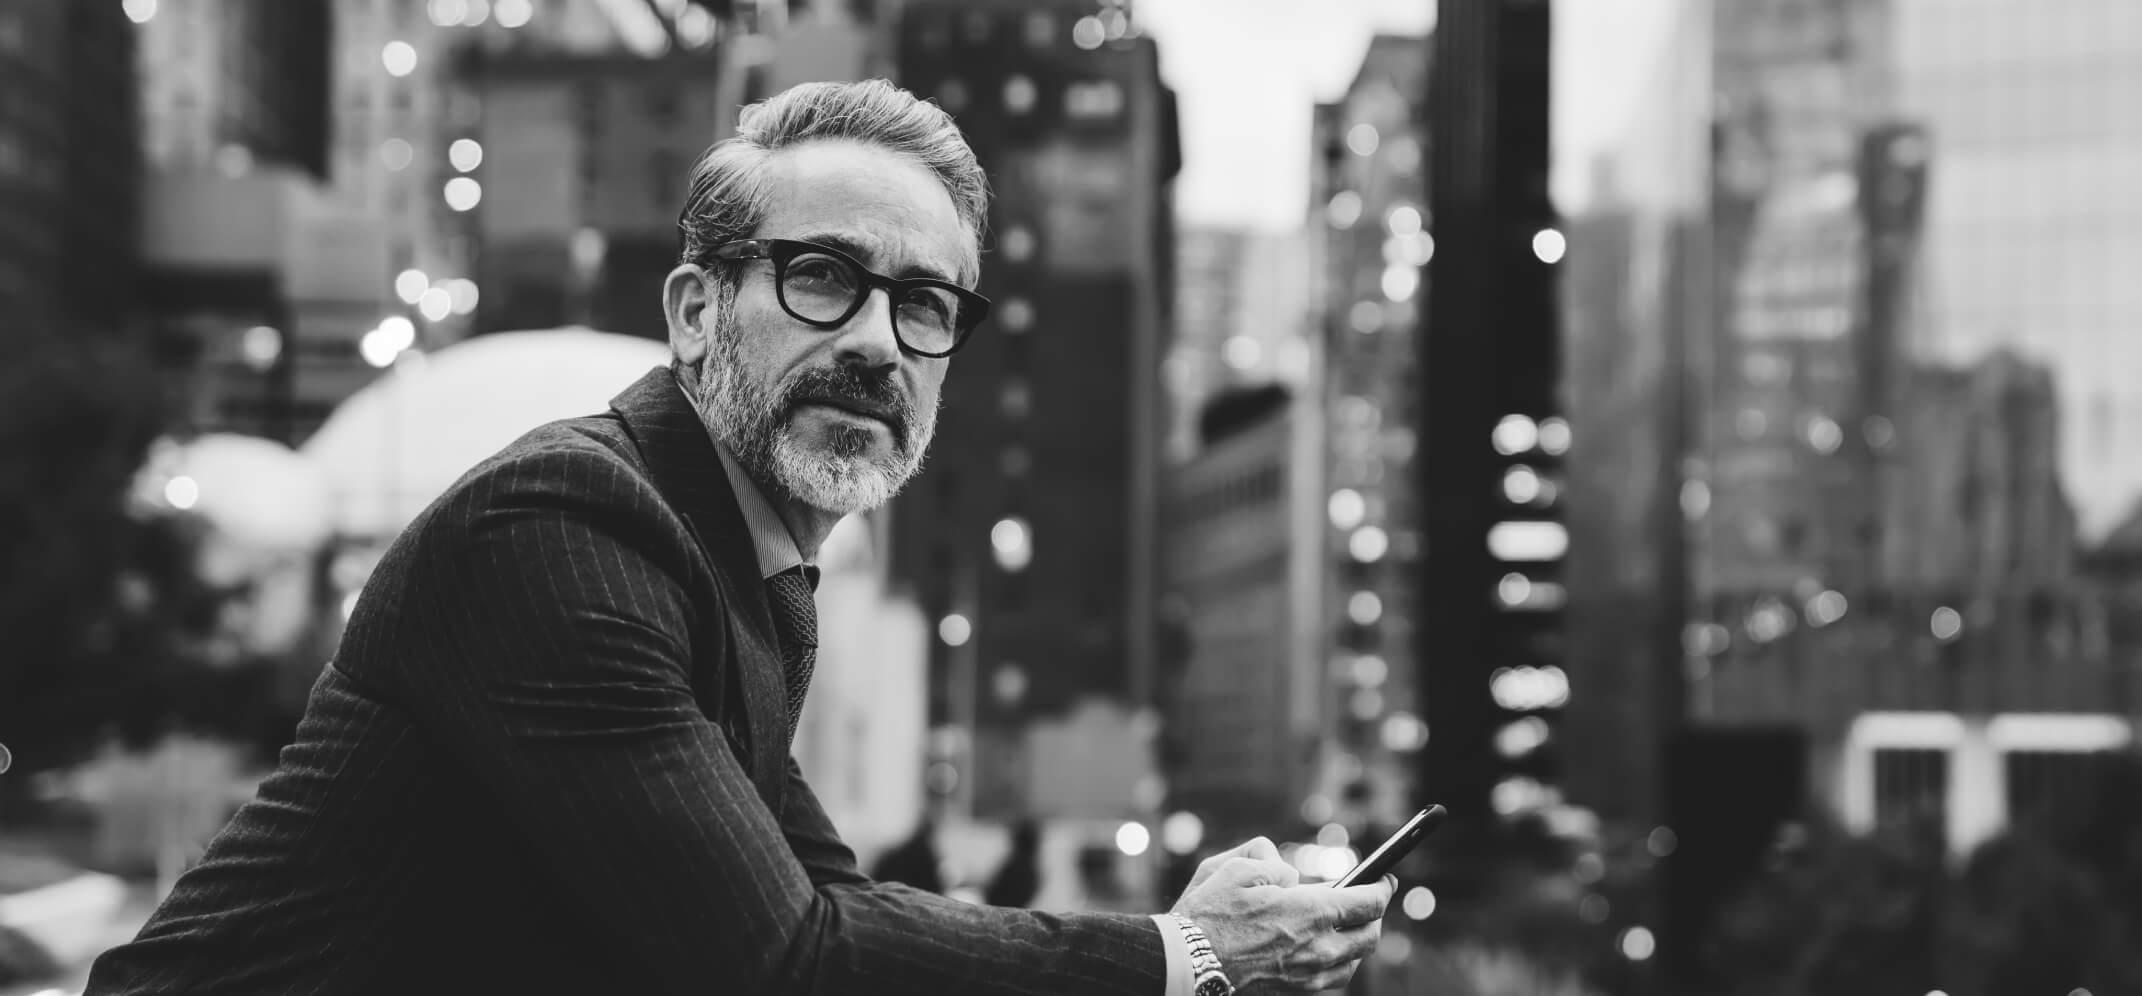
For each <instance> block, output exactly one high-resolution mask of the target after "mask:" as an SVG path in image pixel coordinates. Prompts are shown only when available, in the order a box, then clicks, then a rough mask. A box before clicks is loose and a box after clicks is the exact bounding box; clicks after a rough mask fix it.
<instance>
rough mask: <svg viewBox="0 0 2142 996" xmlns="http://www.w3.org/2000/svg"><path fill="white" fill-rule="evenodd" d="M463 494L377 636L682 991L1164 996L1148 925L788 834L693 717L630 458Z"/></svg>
mask: <svg viewBox="0 0 2142 996" xmlns="http://www.w3.org/2000/svg"><path fill="white" fill-rule="evenodd" d="M466 485H467V486H465V487H461V488H458V489H457V490H456V492H455V497H454V498H452V499H450V503H449V504H448V505H445V506H442V507H441V508H438V509H435V510H434V511H435V512H436V513H437V514H435V515H432V516H430V517H429V519H428V524H427V525H425V526H424V527H422V529H421V531H420V532H419V534H418V536H417V539H416V541H417V542H418V543H420V544H422V546H421V548H420V549H419V550H418V551H416V553H417V555H416V556H414V557H412V558H409V561H408V562H409V565H410V566H409V567H408V569H407V571H406V574H405V576H403V577H400V578H386V579H381V578H376V577H375V579H374V583H381V582H385V583H400V584H403V585H404V586H405V587H404V590H403V591H402V592H400V593H398V595H399V596H400V597H398V598H397V599H396V601H398V602H399V603H400V606H401V608H400V610H399V611H398V612H396V613H394V614H393V615H394V617H395V619H394V621H392V622H386V621H372V622H368V625H371V626H384V627H386V628H387V629H388V630H389V631H388V632H384V633H379V634H376V635H375V636H373V637H372V638H374V639H384V640H388V641H390V642H391V643H392V644H393V647H394V650H395V651H396V653H395V659H396V660H398V661H399V662H400V663H399V666H398V667H397V669H396V671H397V675H398V679H399V680H398V681H397V684H399V685H401V686H402V689H403V691H404V692H405V699H404V701H405V705H406V706H407V707H408V708H410V709H411V710H412V711H413V712H415V713H416V714H417V716H418V717H419V720H420V721H421V722H422V724H423V726H424V727H425V728H426V729H427V730H428V731H429V732H430V734H431V735H432V736H433V737H434V738H436V740H437V742H438V743H439V744H440V746H441V747H442V748H443V749H444V750H445V751H446V752H447V754H448V755H449V756H450V758H451V759H452V761H453V762H455V763H456V764H458V765H459V766H460V767H462V768H463V769H464V770H465V772H466V773H467V774H468V776H469V777H470V778H471V780H472V782H473V783H474V784H475V785H477V786H480V788H481V790H483V791H486V792H487V793H488V794H489V795H490V796H492V797H493V798H495V800H496V803H497V804H498V805H499V806H500V807H501V810H502V812H503V814H504V816H505V818H506V821H507V822H508V823H510V825H512V826H515V827H519V828H521V832H522V833H524V834H525V835H526V837H527V841H528V843H529V844H530V846H531V847H532V848H533V850H534V851H535V853H536V854H537V855H538V856H539V860H544V861H547V862H548V863H549V865H550V867H551V868H553V869H554V870H555V874H556V878H557V881H558V884H559V888H560V890H561V893H562V896H563V898H565V899H566V900H567V901H570V902H573V903H576V904H578V905H580V906H581V907H583V908H584V909H585V910H586V911H587V912H588V915H589V916H590V918H591V919H592V920H594V921H596V922H598V923H599V924H601V925H602V926H603V927H605V928H607V932H608V933H609V935H610V936H609V938H608V940H609V941H610V942H611V943H613V944H615V945H617V946H618V947H619V948H620V949H621V950H623V951H624V952H625V954H626V956H628V957H631V958H634V959H636V960H638V961H639V962H641V963H642V964H644V965H646V966H647V967H648V969H649V971H650V973H651V974H652V975H653V976H655V977H656V978H658V979H660V980H661V983H662V988H663V990H664V991H666V992H675V993H687V992H706V991H710V990H713V989H716V988H719V987H721V985H722V984H723V983H724V982H728V981H729V980H734V982H733V983H730V984H736V983H741V984H740V985H737V989H736V991H742V992H754V993H813V994H822V996H845V994H850V993H854V994H861V993H865V992H868V993H871V994H883V993H917V994H920V993H931V994H955V996H956V994H965V993H974V994H980V993H1028V994H1036V996H1041V994H1058V993H1064V994H1068V993H1121V994H1125V996H1160V994H1161V993H1162V991H1163V989H1164V985H1165V980H1164V973H1165V955H1164V952H1163V948H1162V941H1161V938H1160V936H1159V932H1158V929H1157V927H1156V926H1155V925H1154V924H1153V923H1152V921H1150V920H1149V919H1147V918H1145V917H1136V916H1117V915H1110V914H1081V915H1068V916H1051V915H1045V914H1036V913H1030V912H1026V911H1017V910H1005V909H996V908H991V907H981V906H971V905H968V904H965V903H961V902H958V901H956V900H950V899H945V898H942V897H937V896H931V895H928V894H925V893H922V892H919V891H917V890H913V889H908V888H905V887H902V886H893V885H879V884H876V883H872V882H869V881H868V880H867V879H865V878H864V877H863V876H862V875H861V874H860V873H859V872H857V871H856V870H855V861H854V856H853V854H852V853H850V852H849V851H848V849H847V847H846V846H845V845H842V844H841V843H840V841H839V839H838V837H837V835H835V834H834V833H833V830H832V828H831V826H830V825H829V824H828V823H827V821H826V818H825V815H824V812H823V811H822V809H821V808H820V807H819V806H818V803H817V801H816V799H815V798H812V797H810V796H809V794H808V791H807V790H805V791H804V792H803V793H801V795H802V798H801V799H799V801H797V802H795V803H793V804H785V805H784V807H783V808H784V809H785V810H787V811H788V812H786V813H784V814H783V815H784V816H786V817H787V819H786V820H785V821H784V820H780V819H777V818H776V816H775V814H774V813H772V812H771V811H769V810H768V809H767V807H766V806H765V805H764V803H763V802H762V801H761V800H760V798H759V796H758V793H757V792H756V791H754V789H753V787H752V785H751V782H750V780H749V779H748V777H747V776H746V774H745V772H744V770H743V768H742V767H741V765H740V764H739V763H738V761H737V759H736V757H735V756H734V755H733V754H732V752H731V750H730V747H729V743H728V740H727V738H726V736H725V735H724V733H723V732H722V730H721V729H720V728H719V727H717V726H716V725H715V724H714V723H712V722H711V721H709V720H708V719H707V717H706V716H705V715H704V714H703V713H702V712H701V711H700V709H699V707H698V705H697V703H696V702H695V700H694V698H693V695H692V691H691V682H690V678H689V675H690V663H689V654H688V650H687V647H686V645H685V637H684V636H683V635H682V634H686V633H687V632H689V623H690V612H691V610H690V607H689V600H688V598H687V595H686V590H685V588H684V586H683V584H682V583H681V581H680V580H679V578H680V575H681V572H682V571H683V570H684V567H683V566H682V565H683V563H684V560H683V557H682V556H681V555H680V554H679V553H678V551H677V550H676V539H677V532H676V530H675V529H674V520H672V519H670V518H668V515H667V513H666V512H665V511H664V506H662V504H661V501H660V498H659V497H658V496H657V495H656V493H655V492H654V491H653V489H652V487H651V486H650V485H649V484H648V483H647V482H646V481H645V479H644V478H643V477H641V476H640V475H638V474H637V473H635V472H634V471H633V470H632V469H631V468H630V467H629V466H627V465H626V464H625V463H624V462H623V461H622V460H621V459H619V458H617V457H614V456H612V455H610V454H608V453H607V452H604V451H600V450H596V449H593V448H589V449H587V450H573V449H567V450H564V451H562V452H561V451H556V450H553V451H549V452H546V453H544V454H543V455H541V456H540V457H529V458H524V459H520V460H514V461H509V462H505V463H502V464H500V465H495V466H493V467H491V468H489V469H487V470H484V471H481V472H479V476H478V477H477V478H476V479H474V480H471V481H469V482H466ZM352 624H353V628H355V626H356V624H357V621H356V620H353V621H352ZM791 782H792V784H793V785H797V786H800V785H801V784H802V783H801V779H800V778H799V777H797V776H796V775H795V773H794V771H793V769H792V770H791ZM784 822H785V824H786V826H784Z"/></svg>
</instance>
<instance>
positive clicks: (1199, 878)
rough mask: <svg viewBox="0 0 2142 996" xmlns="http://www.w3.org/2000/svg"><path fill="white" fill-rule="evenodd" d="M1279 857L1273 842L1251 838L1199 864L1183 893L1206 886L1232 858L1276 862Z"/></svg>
mask: <svg viewBox="0 0 2142 996" xmlns="http://www.w3.org/2000/svg"><path fill="white" fill-rule="evenodd" d="M1278 857H1279V849H1278V848H1276V847H1273V846H1272V842H1271V841H1270V840H1267V839H1265V838H1263V837H1251V838H1250V839H1248V840H1245V841H1243V842H1242V843H1240V844H1236V845H1235V846H1233V847H1230V848H1228V849H1227V850H1224V851H1221V852H1219V853H1217V854H1214V855H1212V856H1211V857H1208V858H1206V859H1205V860H1203V861H1200V862H1198V863H1197V871H1194V872H1191V873H1190V884H1189V885H1186V886H1184V887H1183V891H1184V892H1190V891H1191V890H1194V889H1196V888H1197V887H1198V886H1200V885H1204V884H1205V880H1206V879H1208V878H1211V877H1212V873H1213V872H1216V871H1219V870H1220V866H1221V865H1224V864H1226V863H1227V862H1228V860H1229V859H1230V858H1262V859H1271V860H1276V859H1277V858H1278Z"/></svg>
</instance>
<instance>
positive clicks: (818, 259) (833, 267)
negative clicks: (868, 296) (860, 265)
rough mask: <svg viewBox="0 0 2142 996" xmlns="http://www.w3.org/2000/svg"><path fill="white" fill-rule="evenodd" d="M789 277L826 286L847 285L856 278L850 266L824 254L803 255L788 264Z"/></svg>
mask: <svg viewBox="0 0 2142 996" xmlns="http://www.w3.org/2000/svg"><path fill="white" fill-rule="evenodd" d="M788 278H789V279H790V280H801V281H805V282H808V283H811V284H815V285H819V286H825V287H846V286H848V285H850V284H852V283H854V280H853V279H851V278H850V276H849V274H848V268H847V267H845V266H842V265H840V264H839V263H837V262H834V261H833V260H830V259H827V258H826V257H824V256H801V257H798V258H796V259H795V260H792V261H791V262H790V263H789V264H788Z"/></svg>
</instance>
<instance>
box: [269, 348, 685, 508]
mask: <svg viewBox="0 0 2142 996" xmlns="http://www.w3.org/2000/svg"><path fill="white" fill-rule="evenodd" d="M668 362H669V347H668V346H667V345H666V344H664V343H661V342H657V341H655V340H652V339H641V338H637V337H634V336H625V335H617V334H614V333H608V332H597V331H594V330H591V329H586V328H562V329H550V330H544V331H528V332H500V333H494V334H490V335H481V336H476V337H473V338H470V339H465V340H463V341H461V342H458V343H455V344H453V345H451V346H448V347H446V348H444V349H441V350H439V351H438V352H436V353H429V354H425V353H405V354H403V356H402V358H401V360H400V361H398V362H397V363H396V364H395V365H394V367H393V368H391V369H390V370H389V372H388V373H387V374H386V375H385V376H383V377H381V378H380V379H378V380H376V381H374V382H372V383H371V384H369V385H367V386H366V387H365V388H364V389H362V390H360V391H358V392H357V393H356V394H354V395H351V396H350V398H349V400H347V401H344V402H343V403H342V405H341V407H339V408H337V409H335V412H334V414H333V415H330V416H328V419H327V421H326V422H325V423H324V424H322V425H321V426H320V429H319V431H318V432H316V433H314V434H313V436H312V438H311V439H309V440H306V442H305V445H304V446H303V447H301V448H300V449H301V451H302V452H303V453H304V454H305V455H306V456H308V457H310V458H312V460H313V462H314V463H315V464H317V465H318V466H319V467H320V468H321V471H322V473H323V474H324V475H325V476H326V479H327V482H328V488H329V491H330V493H331V496H332V501H331V502H330V508H331V517H332V520H333V523H334V529H335V531H336V532H337V533H339V534H340V535H342V536H344V537H348V538H369V539H381V540H383V539H387V538H391V537H392V536H393V535H394V534H395V533H397V532H399V531H400V530H401V529H402V527H403V526H406V525H408V524H409V522H410V520H412V519H414V518H416V515H417V513H418V512H421V511H423V510H424V507H425V506H426V505H429V504H430V503H431V502H432V500H433V499H435V498H437V497H438V496H439V495H440V494H441V493H443V492H444V491H445V490H446V488H447V486H448V485H451V484H452V483H453V482H454V481H455V480H456V479H458V478H459V477H460V476H461V475H462V474H464V473H466V472H467V471H468V470H469V468H471V467H474V466H475V465H476V464H478V463H480V462H482V461H483V460H484V459H485V458H486V457H489V456H491V455H492V454H494V453H496V452H498V451H499V450H500V449H503V448H504V447H505V446H506V444H508V443H511V442H512V441H514V440H515V439H518V438H520V437H521V436H522V435H523V434H525V433H526V432H528V431H529V430H530V429H533V428H535V427H537V426H539V425H542V424H543V423H545V422H551V421H555V420H557V419H561V418H573V417H576V416H581V415H594V414H599V413H601V412H604V411H607V410H608V409H609V406H610V399H611V398H614V397H616V396H618V395H619V394H621V393H623V392H624V390H625V388H627V387H630V386H631V385H632V382H633V381H635V380H638V379H639V378H640V377H641V376H642V375H644V374H645V373H647V371H648V370H649V369H652V368H654V367H658V366H663V365H665V364H667V363H668Z"/></svg>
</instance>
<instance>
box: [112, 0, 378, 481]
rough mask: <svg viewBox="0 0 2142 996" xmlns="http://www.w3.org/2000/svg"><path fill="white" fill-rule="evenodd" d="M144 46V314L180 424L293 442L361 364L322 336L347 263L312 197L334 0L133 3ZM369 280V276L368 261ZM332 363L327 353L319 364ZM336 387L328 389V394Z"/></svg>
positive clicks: (321, 142) (323, 154)
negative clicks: (330, 248)
mask: <svg viewBox="0 0 2142 996" xmlns="http://www.w3.org/2000/svg"><path fill="white" fill-rule="evenodd" d="M125 10H126V11H127V13H128V15H129V16H130V17H132V18H134V19H135V20H136V22H137V23H136V25H135V26H134V28H135V34H136V36H137V38H138V44H139V49H140V93H139V100H140V102H141V106H142V114H143V121H142V141H143V146H144V151H145V154H146V158H147V163H148V177H147V182H146V184H145V186H144V190H145V197H146V204H145V220H144V225H143V228H142V236H141V239H142V252H143V255H144V258H145V260H146V261H147V263H148V268H147V272H146V279H145V281H144V299H143V304H144V307H145V311H146V312H147V314H148V316H149V323H150V325H151V328H152V336H153V338H154V339H155V342H156V347H157V349H156V352H157V356H158V358H159V369H160V373H161V375H162V376H161V380H162V383H163V385H164V387H165V395H166V401H167V404H168V405H169V406H170V408H171V409H172V411H171V414H172V416H173V418H174V419H175V421H176V422H177V424H178V425H179V427H180V428H181V430H182V431H184V430H187V429H192V430H221V429H230V430H237V431H242V432H251V433H256V434H260V435H265V436H270V437H273V438H278V439H282V440H284V441H288V442H294V441H296V439H297V438H298V437H299V436H301V435H302V434H303V433H304V432H305V431H307V430H308V429H309V427H310V426H311V425H313V424H317V422H318V421H319V420H320V419H321V418H323V417H325V415H326V412H327V410H328V408H329V407H330V406H331V405H332V404H333V402H334V401H336V400H339V399H340V396H341V394H342V393H344V392H342V391H340V390H337V389H335V388H334V387H332V386H329V385H327V384H323V382H322V379H321V378H322V375H323V374H324V375H325V377H326V379H327V380H328V381H330V382H331V381H335V380H337V379H338V374H339V375H342V376H346V375H347V374H348V373H349V372H350V371H347V370H338V369H337V368H339V367H355V366H357V363H356V356H355V352H354V350H351V351H350V352H349V354H348V356H347V358H346V359H340V358H337V357H333V356H327V357H324V358H323V356H322V355H321V352H320V350H319V349H318V346H317V343H316V341H315V340H313V339H312V338H311V336H312V335H314V334H316V333H317V332H318V326H319V324H320V318H321V315H322V313H323V312H331V311H332V310H333V309H334V307H335V304H334V299H335V298H338V297H343V296H346V295H344V294H337V293H335V289H334V284H335V283H336V282H337V279H338V278H337V277H335V276H332V275H331V272H332V271H333V270H334V269H335V268H337V267H340V266H342V265H345V264H347V263H348V262H349V261H348V260H346V259H339V258H338V259H334V260H332V261H330V260H328V259H326V258H325V256H324V255H317V254H315V253H313V252H311V251H309V250H313V249H315V248H316V247H317V248H320V249H324V248H325V246H324V245H322V244H323V243H329V242H332V241H333V240H332V238H331V237H330V235H329V233H331V232H332V231H333V228H332V226H329V225H324V224H320V222H321V221H323V220H324V219H320V218H318V217H317V212H316V210H315V208H316V197H315V194H316V192H317V191H318V190H319V189H320V186H321V184H322V183H323V182H324V181H325V180H326V177H327V130H328V120H329V107H328V78H327V66H328V64H329V62H330V58H329V57H330V54H331V52H332V47H333V40H334V39H333V25H332V19H333V15H332V12H331V10H330V5H329V4H328V3H327V2H326V0H298V2H288V3H285V2H271V0H238V2H232V3H216V2H209V0H161V2H158V3H136V4H128V5H126V6H125ZM356 272H357V273H362V272H363V269H362V267H361V266H360V267H359V268H358V269H357V271H356ZM323 360H324V362H323ZM323 390H324V393H323Z"/></svg>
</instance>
